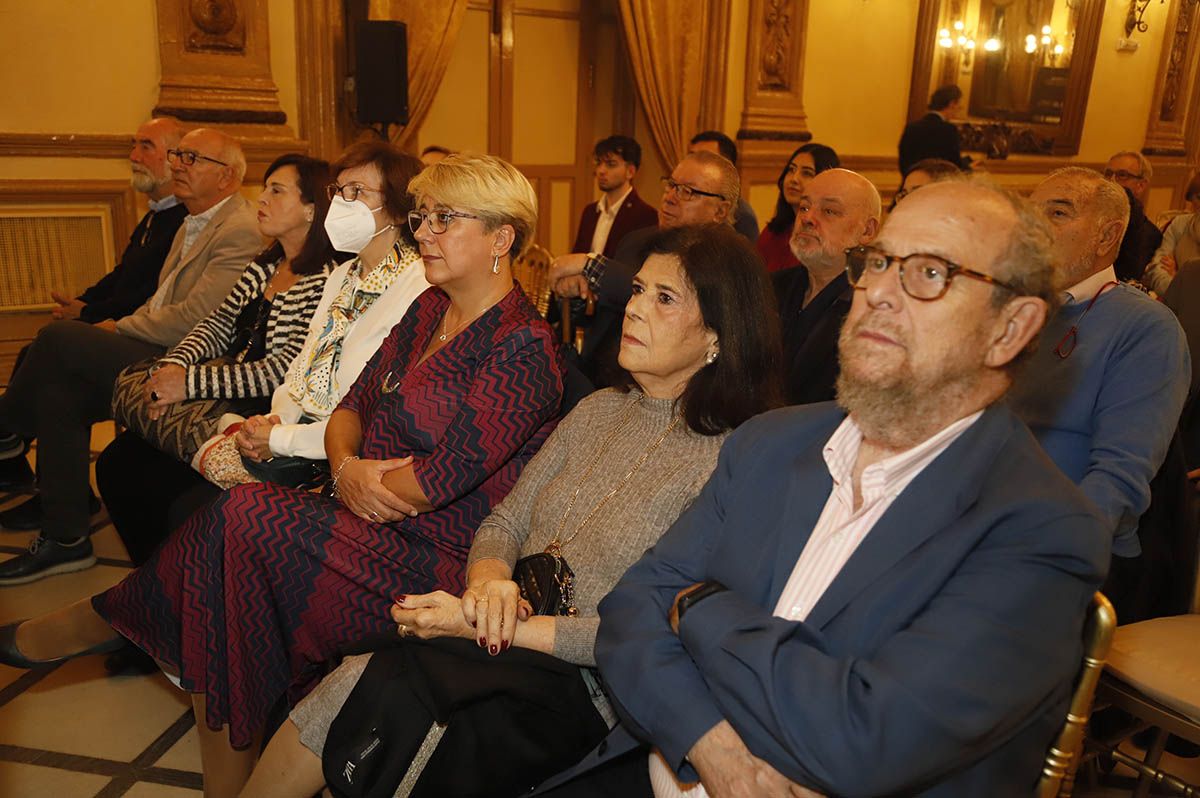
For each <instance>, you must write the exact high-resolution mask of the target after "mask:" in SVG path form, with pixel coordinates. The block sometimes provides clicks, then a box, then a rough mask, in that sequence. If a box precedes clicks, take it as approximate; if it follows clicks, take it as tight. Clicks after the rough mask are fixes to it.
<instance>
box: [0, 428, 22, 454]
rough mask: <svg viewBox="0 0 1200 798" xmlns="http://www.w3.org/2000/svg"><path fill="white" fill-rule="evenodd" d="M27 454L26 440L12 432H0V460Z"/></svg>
mask: <svg viewBox="0 0 1200 798" xmlns="http://www.w3.org/2000/svg"><path fill="white" fill-rule="evenodd" d="M23 454H25V439H24V438H22V437H21V436H20V435H13V434H12V433H11V432H0V460H8V459H10V458H13V457H20V456H21V455H23Z"/></svg>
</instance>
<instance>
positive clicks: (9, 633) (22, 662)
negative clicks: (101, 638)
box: [0, 621, 125, 668]
mask: <svg viewBox="0 0 1200 798" xmlns="http://www.w3.org/2000/svg"><path fill="white" fill-rule="evenodd" d="M23 623H25V621H16V622H14V623H10V624H8V625H7V626H0V665H7V666H9V667H10V668H40V667H42V666H43V665H57V664H58V663H60V662H66V661H67V660H69V659H75V658H76V657H86V656H88V655H89V654H107V653H109V652H110V651H115V650H116V649H118V648H120V647H121V646H122V645H124V644H125V638H123V637H119V636H118V637H115V638H113V639H112V640H106V641H105V642H103V643H101V644H99V645H96V646H92V647H91V648H85V649H84V650H83V651H78V652H76V653H74V654H71V655H69V656H66V657H58V658H57V659H29V658H28V657H26V656H25V655H24V654H22V653H21V650H20V649H19V648H17V627H18V626H20V625H21V624H23Z"/></svg>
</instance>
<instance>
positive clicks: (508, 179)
mask: <svg viewBox="0 0 1200 798" xmlns="http://www.w3.org/2000/svg"><path fill="white" fill-rule="evenodd" d="M408 193H409V194H411V195H412V196H413V199H414V201H415V205H416V206H417V207H420V206H421V204H422V203H423V202H424V201H425V200H427V199H432V200H435V201H436V202H437V203H438V204H440V205H446V206H449V207H453V208H462V209H463V210H465V211H468V212H470V213H473V214H475V215H476V216H478V217H479V218H480V219H481V220H482V221H483V225H484V228H485V229H487V231H488V232H491V231H493V230H495V229H496V228H498V227H500V226H501V225H505V224H507V225H511V226H512V228H513V231H514V233H515V236H514V238H513V245H512V248H511V249H510V250H509V253H508V254H509V255H510V256H511V257H513V258H516V257H518V256H519V255H520V254H521V253H522V252H524V251H525V248H526V246H528V245H529V243H530V242H531V241H532V240H533V233H534V230H535V229H536V228H537V195H536V194H534V191H533V186H531V185H530V184H529V180H528V179H526V177H525V175H523V174H521V173H520V172H519V171H518V170H517V168H516V167H515V166H513V165H512V164H510V163H508V162H507V161H504V160H502V159H500V158H496V157H494V156H492V155H480V154H477V153H471V152H460V153H455V154H454V155H448V156H446V157H445V158H443V159H442V160H440V161H438V162H437V163H435V164H433V165H432V166H427V167H425V169H423V170H422V171H421V173H420V174H418V175H417V176H416V177H414V178H413V179H412V182H410V183H409V184H408Z"/></svg>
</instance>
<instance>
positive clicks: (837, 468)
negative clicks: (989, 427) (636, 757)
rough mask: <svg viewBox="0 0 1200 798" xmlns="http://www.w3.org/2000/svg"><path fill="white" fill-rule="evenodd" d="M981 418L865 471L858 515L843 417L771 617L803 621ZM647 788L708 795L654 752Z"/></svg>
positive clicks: (855, 432) (668, 794) (853, 449)
mask: <svg viewBox="0 0 1200 798" xmlns="http://www.w3.org/2000/svg"><path fill="white" fill-rule="evenodd" d="M981 415H983V411H982V410H980V411H978V412H976V413H973V414H971V415H969V416H965V417H964V418H961V419H959V420H958V421H955V422H954V423H953V424H951V425H949V426H947V427H945V428H944V429H942V431H941V432H939V433H937V434H936V435H934V436H933V437H931V438H928V439H927V440H925V441H923V442H922V443H920V444H918V445H916V446H914V447H913V448H911V449H908V450H907V451H904V452H901V453H900V454H897V455H893V456H892V457H889V458H887V459H885V460H880V461H879V462H878V463H874V464H872V465H870V466H867V467H866V468H865V469H863V473H862V477H861V479H860V480H859V481H860V484H859V493H860V495H861V496H862V504H861V506H859V508H858V509H857V510H856V509H855V508H854V483H853V478H852V477H853V474H854V463H855V461H856V460H857V459H858V450H859V447H860V446H861V445H862V439H863V436H862V432H861V431H860V430H859V428H858V425H857V424H855V423H854V420H853V419H852V418H851V417H850V416H846V419H845V421H843V422H842V423H841V424H840V425H839V426H838V428H837V429H836V430H834V433H833V435H832V436H830V438H829V440H828V442H826V444H825V448H824V449H823V450H822V454H823V455H824V457H825V465H826V467H827V468H828V469H829V475H830V476H831V477H832V478H833V490H832V491H831V492H830V494H829V498H828V499H827V500H826V501H825V509H824V510H822V511H821V517H820V518H818V519H817V525H816V526H815V527H813V531H812V535H810V536H809V538H808V542H807V543H805V544H804V550H803V551H801V552H800V557H799V559H797V560H796V565H795V567H794V568H792V575H791V576H790V577H789V578H788V581H787V584H786V585H784V588H783V592H782V593H781V594H780V595H779V601H778V602H777V603H776V604H775V610H774V613H773V614H774V615H775V616H776V617H779V618H786V619H787V620H789V621H803V620H804V619H806V618H807V617H808V614H809V613H810V612H812V608H813V607H815V606H816V604H817V602H818V601H819V600H820V599H821V596H823V595H824V594H825V591H826V590H827V589H828V588H829V585H830V584H832V583H833V580H834V579H836V578H837V575H838V574H839V573H841V571H842V568H843V567H845V565H846V562H847V561H848V560H849V559H850V557H851V556H852V555H853V554H854V552H855V551H856V550H857V549H858V547H859V545H860V544H861V543H862V542H863V541H864V540H865V539H866V537H867V535H868V534H870V532H871V529H872V527H874V526H875V522H876V521H878V520H879V519H880V517H882V516H883V514H884V513H885V512H887V510H888V508H889V507H891V506H892V502H894V501H895V500H896V497H897V496H899V495H900V494H901V493H902V492H903V491H904V489H905V488H906V487H908V484H909V483H910V482H912V481H913V480H914V479H916V478H917V475H918V474H920V473H921V471H923V470H924V469H925V467H926V466H928V465H929V464H930V463H932V462H933V461H934V460H935V459H936V458H937V456H938V455H940V454H941V453H942V452H944V451H945V450H946V449H947V447H949V446H950V444H952V443H954V441H955V440H957V439H958V436H960V435H962V434H963V433H964V432H966V430H967V428H968V427H970V426H971V425H972V424H974V423H975V422H976V421H977V420H978V419H979V417H980V416H981ZM650 784H651V786H653V787H654V796H655V798H707V796H708V792H707V791H706V790H705V789H704V786H703V785H702V784H700V783H699V782H694V783H691V784H683V783H681V782H679V781H678V779H676V777H675V773H674V771H672V770H671V769H670V768H669V767H667V763H666V761H665V760H664V759H663V758H662V756H661V755H660V754H659V753H658V750H657V749H656V750H655V751H654V752H652V753H651V754H650Z"/></svg>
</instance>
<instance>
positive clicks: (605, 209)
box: [596, 183, 633, 214]
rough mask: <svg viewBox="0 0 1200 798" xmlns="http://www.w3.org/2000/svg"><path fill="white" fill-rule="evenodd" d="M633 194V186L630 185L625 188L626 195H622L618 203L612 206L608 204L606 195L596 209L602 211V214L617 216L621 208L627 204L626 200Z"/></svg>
mask: <svg viewBox="0 0 1200 798" xmlns="http://www.w3.org/2000/svg"><path fill="white" fill-rule="evenodd" d="M632 193H633V184H632V183H630V184H629V185H628V186H626V187H625V193H624V194H622V195H621V197H620V199H618V200H617V201H616V202H614V203H612V204H611V205H610V204H608V195H607V194H605V195H604V196H603V197H601V198H600V200H599V201H598V202H597V203H596V207H597V208H598V209H599V210H600V213H606V214H615V213H616V212H617V211H619V210H620V209H621V206H622V205H623V204H625V200H626V199H628V198H629V195H630V194H632Z"/></svg>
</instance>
